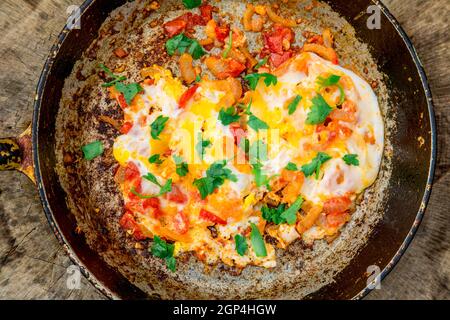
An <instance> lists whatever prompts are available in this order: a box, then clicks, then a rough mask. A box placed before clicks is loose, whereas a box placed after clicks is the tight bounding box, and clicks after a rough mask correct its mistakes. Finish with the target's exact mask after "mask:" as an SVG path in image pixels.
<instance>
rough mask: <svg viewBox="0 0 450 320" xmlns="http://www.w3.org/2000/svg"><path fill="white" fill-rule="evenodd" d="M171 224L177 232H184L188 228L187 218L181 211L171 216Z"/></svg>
mask: <svg viewBox="0 0 450 320" xmlns="http://www.w3.org/2000/svg"><path fill="white" fill-rule="evenodd" d="M173 223H174V224H173V226H174V228H175V230H176V231H177V232H178V233H179V234H185V233H186V232H188V230H189V218H188V217H187V216H186V215H185V214H184V212H183V211H180V212H178V213H177V214H176V215H175V216H174V217H173Z"/></svg>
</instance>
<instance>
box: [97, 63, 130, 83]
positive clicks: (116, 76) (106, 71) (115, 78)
mask: <svg viewBox="0 0 450 320" xmlns="http://www.w3.org/2000/svg"><path fill="white" fill-rule="evenodd" d="M100 68H102V69H103V71H105V73H106V74H107V75H108V76H110V77H111V78H112V79H113V80H112V81H109V82H106V83H103V84H102V87H111V86H113V85H115V84H116V83H117V82H120V81H124V80H126V79H127V77H125V76H118V75H116V74H114V73H113V72H112V71H111V70H110V69H109V68H108V67H106V66H105V65H104V64H102V63H100Z"/></svg>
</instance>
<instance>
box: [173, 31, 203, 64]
mask: <svg viewBox="0 0 450 320" xmlns="http://www.w3.org/2000/svg"><path fill="white" fill-rule="evenodd" d="M166 50H167V53H168V54H169V55H171V56H173V55H174V54H175V53H176V52H178V53H179V54H183V53H185V52H188V53H189V54H190V55H191V56H192V58H194V59H199V58H201V57H202V56H203V55H204V54H205V53H206V52H205V50H203V47H202V46H201V45H200V43H199V42H198V41H197V40H194V39H191V38H188V37H186V36H185V35H184V33H180V34H179V35H177V36H175V37H173V38H170V39H169V40H167V42H166Z"/></svg>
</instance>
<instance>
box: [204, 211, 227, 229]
mask: <svg viewBox="0 0 450 320" xmlns="http://www.w3.org/2000/svg"><path fill="white" fill-rule="evenodd" d="M199 216H200V218H202V219H203V220H206V221H210V222H212V223H216V224H221V225H226V224H227V222H226V221H225V220H223V219H222V218H220V217H218V216H216V215H215V214H214V213H211V212H209V211H207V210H205V209H201V210H200V215H199Z"/></svg>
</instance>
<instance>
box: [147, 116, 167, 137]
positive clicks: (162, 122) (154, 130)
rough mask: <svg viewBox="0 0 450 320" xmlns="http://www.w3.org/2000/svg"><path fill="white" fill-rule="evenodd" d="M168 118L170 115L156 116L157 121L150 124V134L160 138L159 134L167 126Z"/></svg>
mask: <svg viewBox="0 0 450 320" xmlns="http://www.w3.org/2000/svg"><path fill="white" fill-rule="evenodd" d="M168 120H169V117H163V116H162V115H159V116H158V118H156V119H155V121H153V122H152V124H151V125H150V128H151V131H150V134H151V136H152V138H153V139H155V140H159V135H160V134H161V132H162V131H163V130H164V127H165V126H166V122H167V121H168Z"/></svg>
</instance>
